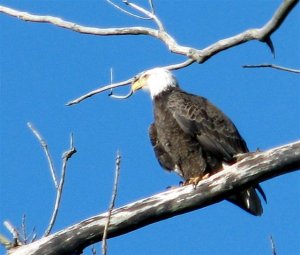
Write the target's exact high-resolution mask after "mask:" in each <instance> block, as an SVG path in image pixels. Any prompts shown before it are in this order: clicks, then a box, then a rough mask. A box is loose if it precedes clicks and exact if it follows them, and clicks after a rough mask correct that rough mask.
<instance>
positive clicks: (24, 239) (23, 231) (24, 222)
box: [21, 214, 27, 244]
mask: <svg viewBox="0 0 300 255" xmlns="http://www.w3.org/2000/svg"><path fill="white" fill-rule="evenodd" d="M21 228H22V235H23V241H24V244H26V243H27V233H26V215H25V214H23V216H22V226H21Z"/></svg>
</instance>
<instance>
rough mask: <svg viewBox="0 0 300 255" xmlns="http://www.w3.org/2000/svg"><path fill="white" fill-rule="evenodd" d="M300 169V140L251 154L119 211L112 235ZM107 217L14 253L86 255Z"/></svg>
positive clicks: (12, 253)
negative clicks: (195, 183) (194, 182)
mask: <svg viewBox="0 0 300 255" xmlns="http://www.w3.org/2000/svg"><path fill="white" fill-rule="evenodd" d="M299 169H300V141H297V142H294V143H290V144H287V145H284V146H281V147H277V148H273V149H270V150H268V151H264V152H254V153H250V154H248V155H247V156H246V157H245V158H244V159H243V160H241V161H239V162H238V163H236V164H234V165H232V166H230V167H228V168H226V169H225V170H223V171H221V172H219V173H217V174H215V175H213V176H211V177H209V178H208V179H205V180H202V181H201V182H199V184H198V185H197V187H196V188H194V187H193V186H192V185H189V186H184V187H178V188H175V189H171V190H167V191H164V192H162V193H159V194H156V195H154V196H151V197H148V198H144V199H141V200H138V201H136V202H133V203H131V204H128V205H125V206H123V207H120V208H117V209H114V210H113V211H112V212H111V218H110V225H109V228H108V231H107V238H113V237H116V236H119V235H123V234H126V233H128V232H131V231H134V230H136V229H139V228H142V227H145V226H147V225H149V224H152V223H155V222H159V221H161V220H165V219H168V218H171V217H174V216H177V215H180V214H183V213H187V212H190V211H193V210H197V209H200V208H203V207H206V206H209V205H212V204H214V203H218V202H220V201H222V200H223V199H225V198H226V197H228V196H229V195H230V194H232V193H234V192H236V190H237V189H241V188H245V187H247V186H250V185H253V184H254V183H260V182H262V181H265V180H268V179H271V178H274V177H276V176H279V175H283V174H287V173H289V172H292V171H295V170H299ZM107 215H108V212H105V213H103V214H100V215H97V216H94V217H91V218H89V219H86V220H84V221H82V222H80V223H78V224H75V225H73V226H70V227H68V228H66V229H63V230H61V231H59V232H57V233H54V234H52V235H49V236H47V237H43V238H41V239H39V240H37V241H35V242H33V243H31V244H28V245H23V246H19V247H15V248H12V249H10V250H9V252H8V254H9V255H27V254H31V255H37V254H43V255H54V254H55V255H66V254H80V252H81V251H82V250H83V249H84V248H85V247H87V246H89V245H91V244H93V243H95V242H99V241H101V240H102V237H103V232H104V228H105V224H106V222H107Z"/></svg>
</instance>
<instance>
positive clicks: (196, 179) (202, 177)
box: [183, 173, 209, 188]
mask: <svg viewBox="0 0 300 255" xmlns="http://www.w3.org/2000/svg"><path fill="white" fill-rule="evenodd" d="M208 177H209V173H207V174H205V175H200V176H196V177H192V178H190V179H188V180H186V181H185V182H184V183H183V186H186V185H190V184H193V186H194V188H196V186H197V184H198V183H199V182H200V181H202V180H205V179H207V178H208Z"/></svg>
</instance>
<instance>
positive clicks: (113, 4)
mask: <svg viewBox="0 0 300 255" xmlns="http://www.w3.org/2000/svg"><path fill="white" fill-rule="evenodd" d="M106 1H107V2H108V3H109V4H111V5H112V6H113V7H115V8H117V9H118V10H119V11H121V12H124V13H126V14H128V15H130V16H132V17H135V18H138V19H144V20H149V19H151V18H149V17H142V16H139V15H136V14H133V13H131V12H129V11H127V10H125V9H124V8H122V7H120V6H119V5H117V4H115V3H114V2H113V1H111V0H106Z"/></svg>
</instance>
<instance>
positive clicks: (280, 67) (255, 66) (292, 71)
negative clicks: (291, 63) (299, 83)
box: [243, 64, 300, 74]
mask: <svg viewBox="0 0 300 255" xmlns="http://www.w3.org/2000/svg"><path fill="white" fill-rule="evenodd" d="M261 67H269V68H274V69H277V70H281V71H287V72H291V73H297V74H300V70H298V69H292V68H287V67H283V66H278V65H273V64H260V65H244V66H243V68H261Z"/></svg>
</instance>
